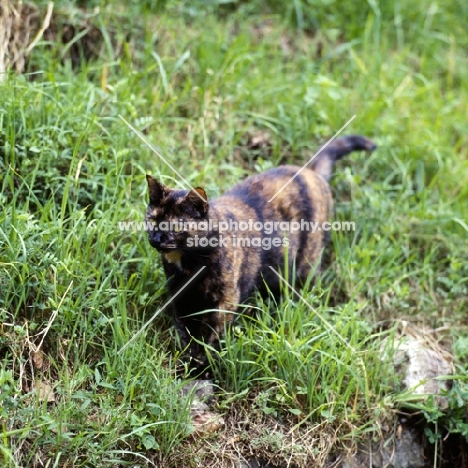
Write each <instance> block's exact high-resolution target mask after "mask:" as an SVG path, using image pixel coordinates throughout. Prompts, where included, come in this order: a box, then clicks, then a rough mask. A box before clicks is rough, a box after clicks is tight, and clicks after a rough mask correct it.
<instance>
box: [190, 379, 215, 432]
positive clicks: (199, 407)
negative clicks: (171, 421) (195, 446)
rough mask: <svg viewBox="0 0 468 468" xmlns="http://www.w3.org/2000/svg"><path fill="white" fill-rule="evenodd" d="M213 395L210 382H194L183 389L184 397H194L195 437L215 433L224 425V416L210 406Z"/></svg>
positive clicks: (191, 410) (192, 416)
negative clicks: (191, 395) (190, 395)
mask: <svg viewBox="0 0 468 468" xmlns="http://www.w3.org/2000/svg"><path fill="white" fill-rule="evenodd" d="M213 393H214V389H213V384H212V383H211V381H210V380H193V381H192V382H189V383H187V384H186V385H184V387H183V388H182V394H183V395H189V394H193V395H194V398H193V400H192V404H191V406H190V416H191V418H192V426H193V429H194V432H193V436H197V435H202V434H208V433H211V432H215V431H217V430H219V429H220V428H221V427H222V426H223V425H224V419H223V418H222V416H221V415H220V414H218V413H216V412H214V411H211V410H210V408H209V406H208V405H209V404H210V403H211V402H212V401H213Z"/></svg>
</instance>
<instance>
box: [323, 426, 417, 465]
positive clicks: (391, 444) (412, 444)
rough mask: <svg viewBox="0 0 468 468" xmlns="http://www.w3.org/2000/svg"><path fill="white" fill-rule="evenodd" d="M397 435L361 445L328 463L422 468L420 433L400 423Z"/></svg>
mask: <svg viewBox="0 0 468 468" xmlns="http://www.w3.org/2000/svg"><path fill="white" fill-rule="evenodd" d="M397 434H398V437H396V436H393V437H392V438H391V439H389V440H386V441H380V442H372V443H370V444H369V445H368V446H367V447H366V446H361V447H359V449H358V452H357V453H356V454H354V455H342V456H341V457H339V458H338V460H335V461H334V463H330V465H329V466H333V467H336V468H382V467H384V466H385V467H386V468H424V467H425V466H426V465H425V462H424V447H423V444H422V436H421V433H420V432H419V431H418V430H416V429H414V428H412V427H409V426H404V425H400V426H399V428H398V430H397Z"/></svg>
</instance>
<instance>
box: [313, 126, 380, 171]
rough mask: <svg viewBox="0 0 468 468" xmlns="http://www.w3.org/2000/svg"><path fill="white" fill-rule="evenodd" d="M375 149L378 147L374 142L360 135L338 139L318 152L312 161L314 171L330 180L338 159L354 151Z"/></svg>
mask: <svg viewBox="0 0 468 468" xmlns="http://www.w3.org/2000/svg"><path fill="white" fill-rule="evenodd" d="M375 148H377V145H376V144H375V143H374V142H373V141H372V140H370V139H369V138H366V137H363V136H360V135H349V136H345V137H341V138H337V139H336V140H334V141H332V142H331V143H329V144H325V145H323V146H322V148H321V149H320V150H319V151H317V156H316V157H315V158H314V159H313V160H312V169H313V170H314V171H315V172H317V173H318V174H320V175H321V176H322V177H323V178H324V179H325V180H330V177H331V174H332V170H333V166H334V165H335V162H336V161H338V159H341V158H342V157H343V156H346V155H347V154H349V153H351V152H352V151H359V150H364V151H374V150H375Z"/></svg>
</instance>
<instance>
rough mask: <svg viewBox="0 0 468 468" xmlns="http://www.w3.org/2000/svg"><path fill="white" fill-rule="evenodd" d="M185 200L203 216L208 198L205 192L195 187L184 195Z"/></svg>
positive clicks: (206, 208)
mask: <svg viewBox="0 0 468 468" xmlns="http://www.w3.org/2000/svg"><path fill="white" fill-rule="evenodd" d="M185 199H186V200H187V202H188V203H190V204H191V205H192V206H193V207H194V208H195V209H196V210H197V211H198V212H199V213H200V214H201V215H204V214H205V213H206V211H207V210H208V197H207V196H206V192H205V190H203V189H202V188H201V187H195V188H194V189H193V190H190V192H189V193H188V194H187V195H186V197H185Z"/></svg>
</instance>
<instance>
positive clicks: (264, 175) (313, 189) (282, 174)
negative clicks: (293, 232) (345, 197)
mask: <svg viewBox="0 0 468 468" xmlns="http://www.w3.org/2000/svg"><path fill="white" fill-rule="evenodd" d="M213 202H214V204H215V206H218V207H223V206H230V207H232V208H235V207H236V206H237V207H238V208H239V210H240V211H242V209H247V210H248V211H250V209H253V210H254V211H255V212H256V214H257V217H258V218H260V219H262V218H266V217H268V216H269V217H273V219H280V218H284V219H295V218H297V216H298V215H301V216H308V217H309V219H314V218H316V217H317V215H318V214H319V213H320V214H321V215H323V217H324V219H325V218H326V217H327V216H328V211H329V208H330V206H331V204H332V199H331V193H330V188H329V185H328V183H327V181H326V180H325V179H324V178H323V177H321V176H320V175H318V174H317V173H315V172H314V171H313V170H311V169H309V168H307V167H306V168H301V167H300V166H294V165H283V166H278V167H275V168H272V169H268V170H266V171H264V172H261V173H260V174H255V175H252V176H249V177H247V178H246V179H244V180H243V181H241V182H239V183H238V184H236V185H234V186H233V187H232V188H230V189H229V190H228V191H227V192H226V193H225V194H223V195H221V196H220V197H218V198H216V199H215V200H214V201H213ZM249 208H250V209H249ZM236 211H238V210H236ZM319 217H320V218H321V217H322V216H319Z"/></svg>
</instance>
